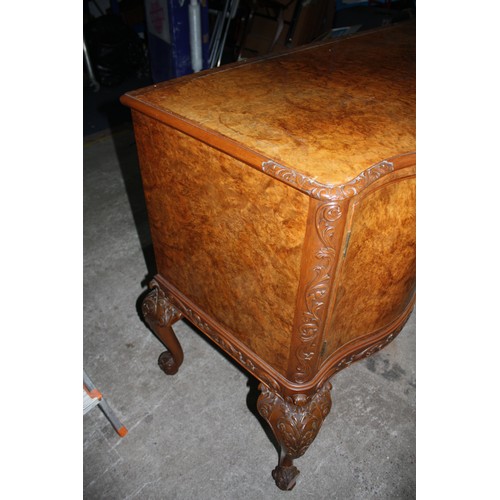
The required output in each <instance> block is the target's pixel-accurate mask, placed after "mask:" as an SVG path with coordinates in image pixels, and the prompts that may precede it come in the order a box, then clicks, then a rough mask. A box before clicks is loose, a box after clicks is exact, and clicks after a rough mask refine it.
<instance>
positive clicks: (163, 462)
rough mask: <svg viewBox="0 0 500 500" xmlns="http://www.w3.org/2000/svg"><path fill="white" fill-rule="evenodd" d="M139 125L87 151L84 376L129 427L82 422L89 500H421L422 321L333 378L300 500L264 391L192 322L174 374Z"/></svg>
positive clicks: (180, 327)
mask: <svg viewBox="0 0 500 500" xmlns="http://www.w3.org/2000/svg"><path fill="white" fill-rule="evenodd" d="M151 255H152V254H151V247H150V240H149V233H148V225H147V217H146V211H145V206H144V200H143V198H142V190H141V182H140V176H139V170H138V164H137V156H136V152H135V144H134V138H133V134H132V132H131V130H130V129H129V128H123V129H122V130H120V131H117V132H114V133H112V134H111V133H103V134H100V135H99V136H91V137H88V138H87V139H86V140H85V143H84V335H83V348H84V360H83V362H84V368H85V369H86V371H87V373H88V374H89V375H90V377H91V378H92V379H93V381H94V383H95V384H96V386H97V387H98V388H99V389H100V390H101V392H102V393H103V395H104V397H105V398H106V399H107V401H108V402H109V403H110V404H111V406H112V407H113V409H114V410H115V412H116V413H117V415H118V416H119V417H120V418H121V419H122V421H123V423H124V424H125V425H126V427H127V428H128V431H129V432H128V435H127V436H125V437H124V438H120V437H118V435H117V434H116V433H115V432H114V430H113V428H112V427H111V425H110V424H109V423H108V421H107V420H106V418H105V417H104V415H103V414H102V413H101V411H100V410H99V409H98V408H95V409H93V410H92V411H91V412H90V413H88V414H87V415H85V416H84V418H83V435H84V444H83V454H84V455H83V463H84V485H83V487H84V498H85V499H89V500H91V499H106V500H115V499H116V500H125V499H127V500H131V499H158V500H161V499H169V500H170V499H172V500H173V499H228V500H229V499H230V500H235V499H245V500H253V499H255V500H257V499H258V500H262V499H275V498H276V499H279V498H283V499H284V498H289V499H293V498H300V499H314V500H318V499H342V500H345V499H384V500H386V499H407V498H415V313H413V314H412V316H411V317H410V320H409V321H408V323H407V325H406V326H405V328H404V329H403V331H402V332H401V333H400V335H399V336H398V337H397V338H396V340H395V341H394V342H392V343H391V344H389V345H388V346H387V347H386V348H385V349H384V350H383V351H381V352H379V353H377V354H375V355H374V356H372V357H371V358H368V359H366V360H363V361H360V362H358V363H356V364H354V365H352V366H351V367H349V368H347V369H346V370H344V371H342V372H340V373H339V374H337V375H336V376H335V377H334V378H333V379H332V384H333V390H332V398H333V406H332V411H331V413H330V415H329V416H328V417H327V418H326V420H325V423H324V425H323V427H322V429H321V431H320V433H319V435H318V438H317V439H316V440H315V442H314V443H313V444H312V446H311V447H310V448H309V450H308V451H307V453H306V455H305V456H304V457H302V458H301V459H298V460H297V461H296V465H297V466H298V468H299V469H300V470H301V474H300V476H299V479H298V481H297V486H296V487H295V489H294V490H293V491H291V492H283V491H280V490H279V489H278V488H277V487H276V486H275V484H274V481H273V479H272V478H271V470H272V469H273V468H274V467H275V465H276V463H277V460H278V454H277V450H276V447H275V444H274V443H273V441H272V440H271V439H270V438H269V436H268V434H267V432H266V429H265V427H264V426H263V424H262V423H261V420H260V419H259V418H258V416H257V413H256V409H255V401H256V397H257V390H256V382H255V380H254V379H253V378H252V377H250V376H249V375H247V374H245V373H244V372H243V371H242V370H241V369H239V368H238V367H237V366H236V365H235V364H234V363H233V362H232V361H231V360H229V359H228V358H227V357H226V356H225V355H224V354H223V353H222V352H220V350H219V349H218V348H216V347H215V346H214V345H213V344H212V343H211V342H210V341H208V340H207V339H206V338H205V337H204V336H203V335H202V334H201V333H200V332H198V331H197V330H195V329H194V328H193V327H191V326H190V325H189V324H188V323H185V322H178V323H176V324H175V326H174V330H175V331H176V333H177V334H178V337H179V339H180V341H181V343H182V345H183V348H184V353H185V360H184V364H183V365H182V367H181V369H180V370H179V372H178V373H177V374H176V375H175V376H172V377H167V376H166V375H164V374H163V372H162V371H161V370H160V369H159V368H158V366H157V364H156V362H157V358H158V356H159V354H160V353H161V352H162V350H163V349H162V345H161V344H160V343H159V341H158V340H157V339H156V338H155V337H154V335H153V334H152V333H151V332H150V331H149V330H148V329H147V328H146V327H145V325H144V324H143V322H142V321H141V319H140V316H139V313H138V303H139V302H138V301H139V298H140V297H141V296H142V294H143V293H144V291H145V290H146V286H145V285H146V283H147V280H148V278H150V277H151V276H152V274H153V273H154V260H153V259H152V257H151Z"/></svg>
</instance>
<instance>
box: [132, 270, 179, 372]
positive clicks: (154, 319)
mask: <svg viewBox="0 0 500 500" xmlns="http://www.w3.org/2000/svg"><path fill="white" fill-rule="evenodd" d="M149 288H151V292H149V293H148V295H147V296H146V298H145V299H144V301H143V302H142V313H143V314H144V319H145V321H146V323H147V324H148V325H149V327H150V328H151V329H152V330H153V331H154V332H155V334H156V335H157V336H158V337H159V339H160V340H161V341H162V342H163V344H164V345H165V347H166V348H167V350H166V351H165V352H162V353H161V354H160V357H159V358H158V365H159V366H160V368H161V369H162V370H163V371H164V372H165V373H166V374H167V375H174V374H175V373H177V371H178V370H179V367H180V366H181V364H182V362H183V360H184V353H183V352H182V347H181V345H180V343H179V341H178V340H177V337H176V336H175V333H174V331H173V330H172V325H173V324H174V323H175V322H176V321H178V320H179V319H181V317H182V314H181V313H180V312H179V311H178V310H177V309H176V307H175V306H174V305H173V304H172V302H171V301H170V299H169V298H168V297H167V296H166V295H165V293H164V292H163V290H162V289H161V288H160V287H159V286H158V284H157V282H156V281H155V280H153V281H151V283H150V284H149Z"/></svg>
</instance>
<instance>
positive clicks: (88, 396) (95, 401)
mask: <svg viewBox="0 0 500 500" xmlns="http://www.w3.org/2000/svg"><path fill="white" fill-rule="evenodd" d="M95 406H99V407H100V408H101V410H102V412H103V413H104V415H105V416H106V418H107V419H108V420H109V421H110V422H111V425H112V426H113V428H114V429H115V431H116V432H117V433H118V435H119V436H120V437H123V436H125V435H126V434H127V433H128V430H127V428H126V427H125V426H124V425H123V424H122V423H121V422H120V420H119V419H118V417H117V416H116V415H115V413H114V411H113V410H112V409H111V407H110V406H109V404H108V403H107V402H106V400H105V399H104V398H103V397H102V394H101V393H100V392H99V391H98V390H97V388H96V387H95V385H94V384H93V383H92V380H90V377H89V376H88V375H87V373H86V372H85V370H83V414H84V415H85V414H87V413H88V412H89V411H90V410H91V409H92V408H94V407H95Z"/></svg>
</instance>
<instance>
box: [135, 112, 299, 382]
mask: <svg viewBox="0 0 500 500" xmlns="http://www.w3.org/2000/svg"><path fill="white" fill-rule="evenodd" d="M134 124H135V128H136V137H137V149H138V152H139V159H140V164H141V173H142V177H143V186H144V192H145V197H146V203H147V206H148V215H149V221H150V227H151V235H152V239H153V245H154V248H155V257H156V264H157V269H158V273H159V274H160V275H161V276H162V277H163V278H165V279H166V280H167V281H168V282H169V283H171V284H172V285H173V286H175V287H176V288H177V289H178V290H179V291H181V292H182V293H183V294H184V295H185V296H186V297H187V298H188V299H190V300H191V301H192V302H193V303H194V304H196V305H197V306H198V307H199V308H200V309H201V310H202V311H203V312H204V313H206V314H207V315H208V316H209V317H210V318H211V319H213V320H215V321H216V322H218V323H219V324H220V325H221V326H223V327H224V328H225V329H226V330H228V331H229V332H230V333H231V334H233V335H234V337H235V338H237V339H238V340H240V341H242V342H243V343H244V344H245V345H247V346H248V347H249V348H250V349H252V351H253V352H254V353H255V354H257V355H258V356H259V357H261V358H262V359H263V360H264V361H266V362H267V363H269V364H271V365H272V366H273V367H274V368H276V369H277V370H278V371H279V372H280V373H282V374H285V373H286V368H287V363H288V354H289V350H290V340H291V335H292V325H293V318H294V308H295V302H296V294H297V288H298V282H299V274H300V263H301V253H302V246H303V240H304V234H305V229H306V223H307V211H308V206H309V198H308V197H307V196H304V195H303V194H301V193H299V192H298V191H296V190H294V189H291V188H290V187H288V186H286V185H285V184H283V183H280V182H279V181H277V180H275V179H273V178H271V177H269V176H267V175H265V174H263V173H260V172H258V171H256V170H254V169H253V168H250V167H248V166H247V165H245V164H244V163H242V162H240V161H238V160H236V159H234V158H232V157H230V156H228V155H226V154H224V153H222V152H220V151H218V150H216V149H214V148H211V147H210V146H207V145H206V144H204V143H201V142H199V141H197V140H196V139H193V138H192V137H189V136H187V135H185V134H183V133H181V132H179V131H177V130H175V129H173V128H170V127H168V126H167V125H164V124H161V123H159V122H157V121H155V120H152V119H150V118H147V117H146V116H144V115H141V114H138V113H135V115H134Z"/></svg>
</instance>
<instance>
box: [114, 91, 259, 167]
mask: <svg viewBox="0 0 500 500" xmlns="http://www.w3.org/2000/svg"><path fill="white" fill-rule="evenodd" d="M120 102H121V103H122V104H124V105H125V106H128V107H130V108H131V109H132V110H133V111H136V112H138V113H142V114H143V115H145V116H148V117H149V118H152V119H154V120H157V121H159V122H160V123H163V124H165V125H168V126H169V127H172V128H174V129H176V130H179V131H180V132H182V133H184V134H187V135H189V136H190V137H193V138H194V139H197V140H199V141H201V142H203V143H204V144H207V145H208V146H210V147H212V148H214V149H217V150H218V151H222V152H223V153H225V154H228V155H229V156H232V157H233V158H236V159H237V160H240V161H242V162H243V163H246V164H247V165H249V166H250V167H252V168H255V169H257V170H260V166H261V165H262V163H263V162H265V161H268V160H269V158H268V157H267V156H265V155H262V154H259V153H257V152H256V151H254V150H252V149H250V148H248V147H246V146H245V145H243V144H242V143H240V142H238V141H235V140H233V139H230V138H229V137H226V136H225V135H223V134H220V133H219V132H216V131H215V130H211V129H208V128H205V127H203V126H202V125H200V124H198V123H196V122H194V121H191V120H188V119H187V118H184V117H182V116H180V115H178V114H176V113H174V112H172V111H164V110H162V109H160V108H157V107H155V106H152V105H151V104H146V103H144V102H142V101H140V100H138V99H136V98H134V97H130V96H128V95H127V94H125V95H124V96H122V97H120Z"/></svg>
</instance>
